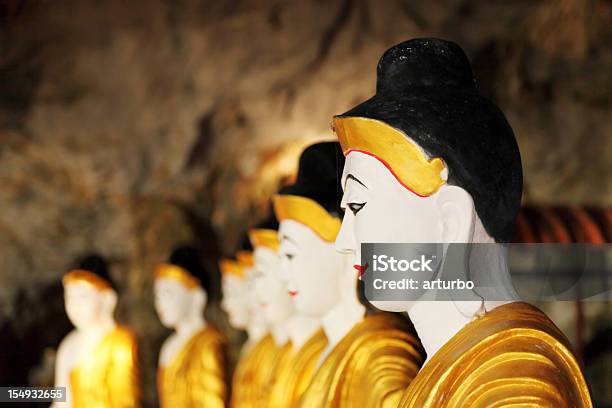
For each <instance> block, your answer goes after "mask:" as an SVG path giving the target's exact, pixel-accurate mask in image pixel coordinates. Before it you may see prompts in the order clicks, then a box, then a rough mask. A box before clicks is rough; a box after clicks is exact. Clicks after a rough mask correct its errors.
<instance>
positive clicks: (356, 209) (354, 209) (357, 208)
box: [347, 203, 366, 215]
mask: <svg viewBox="0 0 612 408" xmlns="http://www.w3.org/2000/svg"><path fill="white" fill-rule="evenodd" d="M365 205H366V203H348V204H347V206H348V208H349V210H351V211H352V212H353V215H357V213H358V212H359V211H361V209H362V208H363V207H364V206H365Z"/></svg>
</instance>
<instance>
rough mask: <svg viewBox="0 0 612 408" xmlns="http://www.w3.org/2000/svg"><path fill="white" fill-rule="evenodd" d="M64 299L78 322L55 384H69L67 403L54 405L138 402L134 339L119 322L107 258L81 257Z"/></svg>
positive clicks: (63, 349) (60, 356)
mask: <svg viewBox="0 0 612 408" xmlns="http://www.w3.org/2000/svg"><path fill="white" fill-rule="evenodd" d="M63 283H64V301H65V305H66V313H67V314H68V318H69V319H70V321H71V322H72V324H73V325H74V327H75V328H74V330H73V331H71V332H70V333H69V334H68V335H67V336H66V337H65V338H64V339H63V340H62V342H61V344H60V346H59V350H58V353H57V361H56V370H55V386H56V387H66V403H57V402H56V403H53V406H62V407H64V406H70V407H75V408H80V407H83V408H86V407H126V408H127V407H136V406H139V398H140V390H139V378H138V353H137V342H136V337H135V335H134V334H133V333H132V331H131V330H130V329H128V328H127V327H124V326H120V325H118V324H117V323H116V322H115V318H114V311H115V306H116V304H117V293H116V292H115V289H114V286H113V283H112V280H111V278H110V275H109V273H108V268H107V264H106V261H105V260H104V258H102V257H101V256H99V255H89V256H86V257H84V258H83V259H81V260H80V261H79V262H78V263H77V265H76V267H75V268H74V269H72V270H70V271H69V272H68V273H66V274H65V275H64V278H63Z"/></svg>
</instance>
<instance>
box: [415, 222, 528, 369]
mask: <svg viewBox="0 0 612 408" xmlns="http://www.w3.org/2000/svg"><path fill="white" fill-rule="evenodd" d="M472 241H473V242H479V243H481V244H483V245H474V246H472V248H471V250H470V251H468V252H466V253H465V260H464V261H463V262H462V261H457V262H456V263H455V265H460V264H463V265H467V266H468V268H467V269H466V270H464V271H463V272H462V275H461V276H459V275H455V276H458V277H460V278H462V279H463V280H468V279H470V280H473V281H474V282H475V283H476V286H477V288H476V289H475V290H474V293H473V295H474V300H446V301H440V300H438V301H424V300H420V301H416V302H415V303H414V304H413V305H412V306H411V307H410V308H409V309H408V310H407V313H408V315H409V316H410V320H411V321H412V323H413V324H414V328H415V329H416V332H417V333H418V335H419V338H420V339H421V343H422V344H423V347H424V348H425V352H426V353H427V359H426V360H425V364H427V362H428V361H429V360H430V359H431V357H433V355H434V354H436V352H438V350H439V349H440V348H441V347H442V346H443V345H444V344H446V343H447V342H448V341H449V340H450V339H451V338H452V337H453V336H454V335H455V334H457V333H458V332H459V331H460V330H461V329H463V327H464V326H465V325H466V324H468V323H469V322H471V321H473V320H474V319H476V318H477V317H479V316H481V315H483V314H484V313H485V312H488V311H491V310H493V309H494V308H496V307H498V306H501V305H503V304H507V303H511V302H514V301H517V300H519V297H518V295H517V294H516V292H515V290H514V287H513V286H512V281H511V279H510V275H509V272H508V265H507V259H506V254H505V249H504V248H503V247H502V246H501V245H497V244H494V243H493V240H492V239H491V238H490V237H488V235H487V234H486V232H484V228H483V227H481V226H480V228H478V226H477V228H476V231H475V234H474V236H473V238H472ZM444 266H446V265H444ZM443 269H444V267H443ZM453 271H454V272H455V274H456V273H457V272H458V269H457V268H456V266H455V267H454V268H453ZM431 294H433V295H434V297H433V298H435V293H433V292H432V293H431Z"/></svg>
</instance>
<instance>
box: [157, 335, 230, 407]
mask: <svg viewBox="0 0 612 408" xmlns="http://www.w3.org/2000/svg"><path fill="white" fill-rule="evenodd" d="M226 350H227V341H226V339H225V337H224V336H223V335H222V334H221V333H220V332H219V331H218V330H217V329H215V328H213V327H210V326H207V327H205V328H204V329H202V330H201V331H199V332H198V333H196V334H194V335H193V337H192V338H191V339H189V341H188V342H187V343H185V345H184V346H183V347H182V348H181V350H180V351H179V352H178V353H177V355H176V356H175V357H174V359H173V360H172V362H171V363H170V364H168V365H167V366H166V367H163V368H160V369H159V371H158V376H157V386H158V390H159V401H160V406H161V407H162V408H166V407H167V408H173V407H181V408H195V407H209V408H223V407H225V403H226V401H227V379H226Z"/></svg>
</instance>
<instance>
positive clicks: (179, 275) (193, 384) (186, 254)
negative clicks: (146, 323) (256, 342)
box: [155, 246, 228, 408]
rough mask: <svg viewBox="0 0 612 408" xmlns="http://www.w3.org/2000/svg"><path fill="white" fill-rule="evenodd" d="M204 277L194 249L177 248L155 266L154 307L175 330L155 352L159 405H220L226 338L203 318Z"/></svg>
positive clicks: (224, 387) (223, 399) (224, 384)
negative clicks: (156, 355)
mask: <svg viewBox="0 0 612 408" xmlns="http://www.w3.org/2000/svg"><path fill="white" fill-rule="evenodd" d="M207 289H208V277H207V274H206V271H205V270H204V268H203V267H202V265H201V262H200V255H199V253H198V251H197V249H195V248H193V247H190V246H180V247H178V248H176V249H174V250H173V251H172V254H171V255H170V258H169V259H168V262H167V263H162V264H160V265H158V266H157V268H156V269H155V309H156V310H157V313H158V315H159V318H160V320H161V322H162V324H163V325H164V326H166V327H169V328H171V329H173V330H174V333H172V334H171V335H170V337H168V339H166V341H165V342H164V344H163V345H162V348H161V352H160V356H159V371H158V391H159V399H160V404H161V406H162V407H168V408H170V407H204V406H205V407H224V406H225V404H226V400H227V398H228V387H227V367H226V365H227V359H226V353H227V350H226V347H227V344H226V339H225V336H224V335H223V334H221V332H219V331H218V330H217V329H216V328H214V327H213V326H211V325H210V324H208V323H207V322H206V320H205V319H204V309H205V308H206V301H207Z"/></svg>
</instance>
